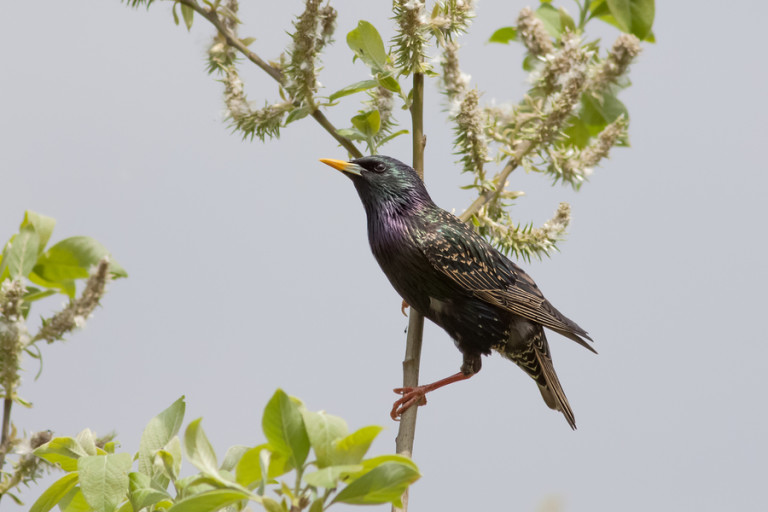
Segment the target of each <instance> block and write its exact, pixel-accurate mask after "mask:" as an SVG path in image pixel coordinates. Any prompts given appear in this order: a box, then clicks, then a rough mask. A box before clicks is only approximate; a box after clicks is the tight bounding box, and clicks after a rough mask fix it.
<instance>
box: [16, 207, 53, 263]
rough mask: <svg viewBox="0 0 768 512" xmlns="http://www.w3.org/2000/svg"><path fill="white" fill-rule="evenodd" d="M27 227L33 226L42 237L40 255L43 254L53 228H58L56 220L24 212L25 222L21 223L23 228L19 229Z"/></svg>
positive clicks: (28, 211)
mask: <svg viewBox="0 0 768 512" xmlns="http://www.w3.org/2000/svg"><path fill="white" fill-rule="evenodd" d="M25 226H32V227H33V228H34V230H35V231H36V232H37V235H38V236H39V237H40V246H39V247H38V253H41V252H43V250H44V249H45V246H46V245H47V244H48V240H50V238H51V233H53V228H54V227H55V226H56V219H54V218H53V217H47V216H45V215H41V214H39V213H36V212H33V211H32V210H27V211H25V212H24V220H23V221H21V226H19V227H21V228H23V227H25Z"/></svg>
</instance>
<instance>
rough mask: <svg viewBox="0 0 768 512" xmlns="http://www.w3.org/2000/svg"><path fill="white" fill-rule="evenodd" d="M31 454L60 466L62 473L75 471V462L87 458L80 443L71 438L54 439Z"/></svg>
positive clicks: (86, 453)
mask: <svg viewBox="0 0 768 512" xmlns="http://www.w3.org/2000/svg"><path fill="white" fill-rule="evenodd" d="M32 453H34V454H35V455H36V456H38V457H40V458H41V459H45V460H47V461H48V462H50V463H51V464H58V465H60V466H61V469H63V470H64V471H77V460H78V459H79V458H80V457H86V456H88V452H86V451H85V450H84V449H83V447H82V446H80V443H78V442H77V441H76V440H74V439H72V438H71V437H55V438H53V439H51V440H50V441H48V442H47V443H45V444H44V445H42V446H39V447H37V448H36V449H35V451H33V452H32Z"/></svg>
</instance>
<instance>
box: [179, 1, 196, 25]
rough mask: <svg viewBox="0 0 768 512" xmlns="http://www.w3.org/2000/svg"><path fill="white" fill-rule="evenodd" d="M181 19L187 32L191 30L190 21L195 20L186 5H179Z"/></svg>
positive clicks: (193, 12)
mask: <svg viewBox="0 0 768 512" xmlns="http://www.w3.org/2000/svg"><path fill="white" fill-rule="evenodd" d="M181 17H182V18H184V24H185V25H186V26H187V30H191V29H192V21H193V20H194V18H195V11H194V10H193V9H192V8H191V7H190V6H188V5H184V4H181Z"/></svg>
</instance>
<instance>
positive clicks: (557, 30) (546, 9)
mask: <svg viewBox="0 0 768 512" xmlns="http://www.w3.org/2000/svg"><path fill="white" fill-rule="evenodd" d="M536 16H537V17H538V18H539V19H540V20H541V22H542V23H543V24H544V28H545V29H547V33H548V34H549V35H550V36H552V37H554V38H555V39H560V36H561V35H562V34H563V24H562V21H561V19H560V11H558V10H557V9H555V8H554V7H552V6H551V5H550V4H541V5H540V6H539V8H538V9H536Z"/></svg>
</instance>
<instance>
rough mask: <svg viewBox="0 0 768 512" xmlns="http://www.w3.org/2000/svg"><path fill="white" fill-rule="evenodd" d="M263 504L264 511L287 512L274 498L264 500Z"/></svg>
mask: <svg viewBox="0 0 768 512" xmlns="http://www.w3.org/2000/svg"><path fill="white" fill-rule="evenodd" d="M261 504H262V505H263V506H264V510H266V511H267V512H285V510H283V507H281V506H280V504H279V503H278V502H276V501H275V500H273V499H272V498H264V499H263V501H262V502H261Z"/></svg>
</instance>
